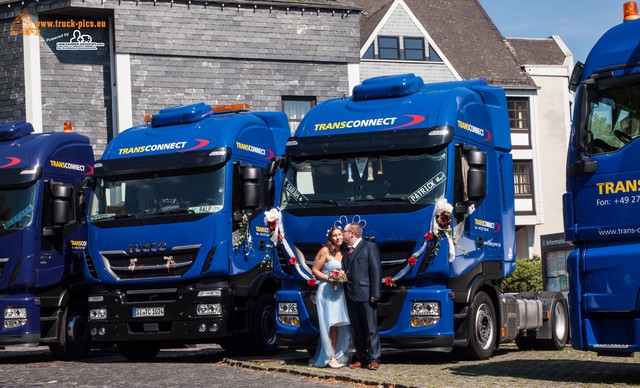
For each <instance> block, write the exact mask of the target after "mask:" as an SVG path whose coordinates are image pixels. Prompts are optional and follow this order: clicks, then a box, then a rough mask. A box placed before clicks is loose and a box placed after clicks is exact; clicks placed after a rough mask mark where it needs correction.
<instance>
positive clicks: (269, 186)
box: [264, 156, 285, 203]
mask: <svg viewBox="0 0 640 388" xmlns="http://www.w3.org/2000/svg"><path fill="white" fill-rule="evenodd" d="M284 162H285V159H284V158H283V157H281V156H276V157H273V158H271V160H270V161H269V164H267V167H266V168H265V173H264V175H265V196H264V197H265V198H266V199H267V200H268V201H269V203H273V202H274V200H275V193H276V181H275V179H274V177H275V175H276V173H277V172H278V171H279V170H280V169H282V168H283V166H284Z"/></svg>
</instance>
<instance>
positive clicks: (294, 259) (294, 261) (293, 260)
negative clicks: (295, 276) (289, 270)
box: [289, 257, 296, 265]
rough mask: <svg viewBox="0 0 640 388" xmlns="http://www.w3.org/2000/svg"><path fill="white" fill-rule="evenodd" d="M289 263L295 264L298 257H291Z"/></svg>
mask: <svg viewBox="0 0 640 388" xmlns="http://www.w3.org/2000/svg"><path fill="white" fill-rule="evenodd" d="M289 264H291V265H295V264H296V258H295V257H292V258H290V259H289Z"/></svg>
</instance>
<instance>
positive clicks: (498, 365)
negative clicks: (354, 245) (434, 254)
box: [0, 345, 640, 388]
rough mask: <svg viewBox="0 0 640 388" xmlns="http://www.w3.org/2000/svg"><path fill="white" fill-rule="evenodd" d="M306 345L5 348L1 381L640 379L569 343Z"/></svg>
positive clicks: (421, 383) (329, 383)
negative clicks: (336, 353)
mask: <svg viewBox="0 0 640 388" xmlns="http://www.w3.org/2000/svg"><path fill="white" fill-rule="evenodd" d="M308 359H309V356H308V354H307V353H306V352H304V351H287V350H282V351H280V352H279V353H278V354H276V355H275V356H272V357H241V356H233V355H229V354H227V353H225V352H224V351H222V349H220V348H219V347H217V346H215V345H199V346H196V347H190V348H182V349H169V350H163V351H162V352H160V354H159V355H158V357H157V358H156V359H154V360H153V361H152V362H140V363H134V362H129V361H127V360H126V359H125V358H123V357H122V356H120V355H119V354H118V352H117V351H116V350H115V349H111V350H107V351H94V352H92V353H91V355H90V356H89V357H88V358H86V359H84V360H78V361H58V360H55V359H53V357H52V356H51V354H50V353H49V351H48V349H47V348H45V347H38V348H8V349H7V350H0V387H25V386H30V387H31V386H46V387H58V386H82V387H178V386H181V387H186V386H188V387H192V386H195V387H198V386H206V387H232V386H237V387H265V386H287V385H292V386H293V385H295V386H300V387H302V386H304V387H338V386H345V385H347V386H353V385H368V386H371V385H373V386H375V385H380V386H396V387H467V386H473V387H474V388H475V387H523V386H526V387H534V386H535V387H538V386H549V385H553V386H554V387H576V386H577V387H604V386H611V385H640V357H631V358H617V357H598V356H597V355H596V354H595V353H590V352H580V351H576V350H573V349H571V348H565V350H563V351H560V352H552V351H519V350H518V349H517V348H516V347H515V345H503V346H502V348H501V349H500V351H498V352H497V353H496V354H495V355H494V357H492V358H491V359H489V360H485V361H463V360H460V359H458V358H456V357H455V356H454V355H450V354H441V353H430V352H422V351H397V350H384V351H383V356H382V365H381V368H380V370H379V371H370V370H366V369H348V368H341V369H328V368H311V367H308V366H307V362H308Z"/></svg>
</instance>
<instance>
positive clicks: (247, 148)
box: [236, 141, 273, 159]
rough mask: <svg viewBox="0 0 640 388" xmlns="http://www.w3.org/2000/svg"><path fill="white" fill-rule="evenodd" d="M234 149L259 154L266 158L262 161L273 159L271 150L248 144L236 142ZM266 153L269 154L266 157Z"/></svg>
mask: <svg viewBox="0 0 640 388" xmlns="http://www.w3.org/2000/svg"><path fill="white" fill-rule="evenodd" d="M236 147H237V148H238V149H241V150H244V151H249V152H253V153H254V154H260V155H262V156H266V158H263V159H271V158H273V152H272V151H271V150H267V149H264V148H260V147H256V146H252V145H250V144H244V143H240V142H239V141H237V142H236ZM267 152H268V153H269V155H267Z"/></svg>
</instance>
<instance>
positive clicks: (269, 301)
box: [251, 293, 278, 355]
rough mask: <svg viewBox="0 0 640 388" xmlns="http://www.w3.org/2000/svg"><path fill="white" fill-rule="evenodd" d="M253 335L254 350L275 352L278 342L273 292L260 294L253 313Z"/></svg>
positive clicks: (263, 352)
mask: <svg viewBox="0 0 640 388" xmlns="http://www.w3.org/2000/svg"><path fill="white" fill-rule="evenodd" d="M253 314H254V315H253V325H252V329H251V337H252V340H253V341H252V342H253V346H252V348H253V350H254V351H255V352H256V353H259V354H265V355H268V354H274V353H275V352H276V351H277V350H278V344H277V342H276V301H275V298H274V297H273V295H272V294H266V293H265V294H260V296H259V297H258V301H257V302H256V309H255V311H254V313H253Z"/></svg>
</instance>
